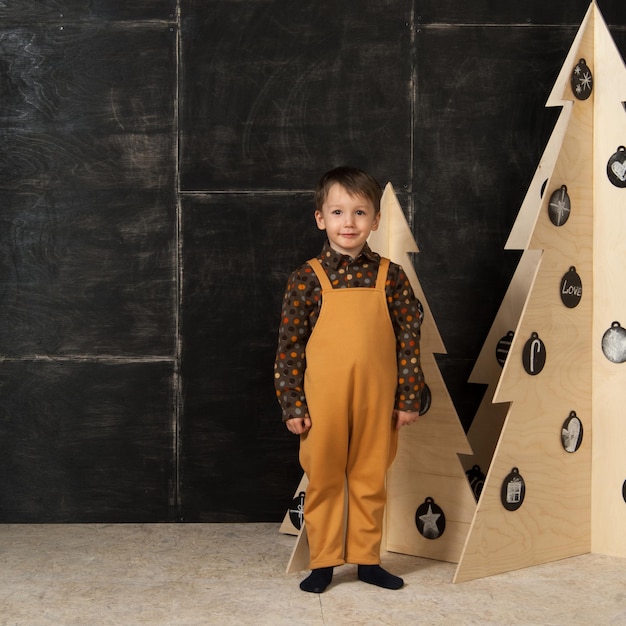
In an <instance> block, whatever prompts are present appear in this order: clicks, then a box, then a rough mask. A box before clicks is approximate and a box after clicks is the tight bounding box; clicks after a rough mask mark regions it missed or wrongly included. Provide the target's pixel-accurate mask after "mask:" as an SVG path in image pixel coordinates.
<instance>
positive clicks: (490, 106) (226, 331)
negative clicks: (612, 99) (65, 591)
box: [0, 0, 626, 522]
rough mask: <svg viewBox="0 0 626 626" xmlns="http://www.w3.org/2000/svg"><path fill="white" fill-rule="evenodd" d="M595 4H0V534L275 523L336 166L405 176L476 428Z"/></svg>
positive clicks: (327, 0)
mask: <svg viewBox="0 0 626 626" xmlns="http://www.w3.org/2000/svg"><path fill="white" fill-rule="evenodd" d="M599 5H600V8H601V10H602V11H603V13H604V16H605V18H606V20H607V22H608V23H609V24H610V25H611V31H612V33H613V36H614V38H615V40H616V42H617V43H618V47H619V48H620V50H621V51H622V54H624V51H625V50H626V30H625V25H626V12H625V11H624V10H623V9H622V8H621V4H620V3H619V2H617V1H616V0H603V1H601V2H599ZM587 6H588V3H587V1H586V0H558V1H555V2H550V3H548V2H545V1H544V0H541V1H540V0H528V1H527V2H524V3H500V2H490V1H488V0H474V1H472V2H463V3H460V2H456V1H453V0H436V1H435V0H426V1H417V0H416V1H414V2H412V3H411V2H408V1H400V0H374V1H367V2H366V1H364V0H352V1H351V2H336V1H335V0H332V1H331V0H321V1H319V2H315V3H304V2H294V1H293V0H262V1H259V0H255V1H248V2H246V1H243V2H242V1H240V0H212V1H211V2H206V1H204V0H179V2H176V1H175V0H150V1H148V0H130V1H129V2H113V1H112V0H109V1H107V0H101V1H99V2H89V3H85V2H79V1H78V0H58V1H56V2H54V3H42V2H35V1H34V0H15V1H14V2H11V3H2V4H0V137H1V139H2V145H3V150H2V155H1V156H0V521H2V522H158V521H191V522H194V521H211V522H213V521H261V520H279V519H281V518H282V515H283V514H284V511H285V509H286V506H287V504H288V502H289V500H290V497H291V493H292V491H293V489H294V488H295V487H296V485H297V482H298V480H299V479H300V475H301V472H300V469H299V467H298V463H297V440H296V439H295V438H294V437H293V436H292V435H290V434H289V433H288V432H287V430H286V429H285V428H284V426H283V425H282V424H281V421H280V412H279V409H278V404H277V403H276V401H275V398H274V392H273V386H272V364H273V358H274V349H275V337H276V330H277V325H278V315H279V310H280V301H281V297H282V291H283V288H284V284H285V281H286V278H287V275H288V273H289V271H290V270H291V269H293V268H294V267H295V266H296V265H298V264H299V263H301V262H302V261H303V260H305V259H306V258H307V257H308V256H309V255H311V254H313V253H315V252H316V251H317V249H318V248H319V246H320V245H321V241H322V240H321V235H320V233H319V231H317V230H316V228H315V226H314V222H313V219H312V215H311V214H312V204H311V201H312V195H311V190H312V188H313V187H314V185H315V182H316V180H317V179H318V177H319V175H320V174H321V173H322V172H323V171H325V170H326V169H328V168H330V167H332V166H335V165H338V164H344V163H349V164H354V165H356V166H360V167H363V168H365V169H367V170H369V171H371V172H372V173H373V174H375V175H376V176H377V178H378V179H379V180H380V181H381V183H383V184H384V183H386V182H387V181H391V182H392V183H393V184H394V186H395V188H396V190H397V192H398V194H399V197H400V201H401V203H402V205H403V207H404V208H405V209H406V211H407V215H408V217H409V220H410V222H411V223H412V225H413V228H414V232H415V236H416V240H417V242H418V244H419V247H420V250H421V254H420V255H418V257H417V258H416V260H415V263H416V268H417V271H418V275H419V277H420V280H421V282H422V285H423V287H424V289H425V292H426V294H427V297H428V301H429V304H430V306H431V308H432V312H433V315H434V316H435V318H436V323H437V326H438V328H439V330H440V332H441V335H442V337H443V340H444V342H445V344H446V348H447V350H448V354H447V355H446V356H442V357H440V358H439V364H440V368H441V370H442V373H443V375H444V378H445V380H446V383H447V385H448V387H449V389H450V392H451V395H452V397H453V400H454V402H455V405H456V407H457V411H458V413H459V415H460V417H461V419H462V421H463V423H464V425H465V426H469V424H470V422H471V419H472V417H473V414H474V411H475V410H476V407H477V406H478V403H479V401H480V398H481V396H482V393H483V392H484V389H482V388H479V387H478V386H476V385H470V384H468V383H467V378H468V376H469V373H470V371H471V368H472V366H473V364H474V361H475V359H476V357H477V356H478V353H479V351H480V349H481V347H482V343H483V341H484V339H485V337H486V334H487V332H488V330H489V328H490V326H491V323H492V321H493V318H494V316H495V314H496V312H497V309H498V306H499V304H500V302H501V299H502V296H503V295H504V292H505V290H506V287H507V286H508V283H509V280H510V277H511V276H512V273H513V271H514V268H515V265H516V263H517V260H518V257H519V255H518V253H516V252H505V251H504V250H503V247H504V243H505V241H506V238H507V236H508V234H509V232H510V229H511V226H512V224H513V222H514V219H515V216H516V215H517V211H518V209H519V206H520V203H521V201H522V199H523V197H524V194H525V192H526V188H527V185H528V184H529V182H530V180H531V178H532V176H533V174H534V171H535V168H536V167H537V164H538V160H539V157H540V156H541V153H542V151H543V148H544V146H545V143H546V141H547V139H548V137H549V135H550V133H551V131H552V128H553V125H554V123H555V121H556V118H557V114H558V112H557V111H554V110H550V109H545V108H544V104H545V101H546V99H547V96H548V94H549V92H550V90H551V88H552V85H553V83H554V80H555V79H556V76H557V74H558V72H559V70H560V68H561V65H562V63H563V61H564V59H565V56H566V54H567V51H568V50H569V47H570V45H571V42H572V40H573V37H574V35H575V33H576V31H577V29H578V26H579V24H580V21H581V20H582V18H583V16H584V14H585V11H586V9H587Z"/></svg>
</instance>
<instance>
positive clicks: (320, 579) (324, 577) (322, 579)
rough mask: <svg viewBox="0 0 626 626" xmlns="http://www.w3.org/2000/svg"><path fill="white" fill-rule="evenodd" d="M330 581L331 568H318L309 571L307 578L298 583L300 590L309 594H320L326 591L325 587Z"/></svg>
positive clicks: (331, 577) (331, 575)
mask: <svg viewBox="0 0 626 626" xmlns="http://www.w3.org/2000/svg"><path fill="white" fill-rule="evenodd" d="M332 579H333V568H332V567H319V568H318V569H313V570H311V573H310V574H309V576H308V577H307V578H305V579H304V580H303V581H302V582H301V583H300V589H302V591H309V592H311V593H322V592H324V591H325V590H326V587H328V585H330V581H331V580H332Z"/></svg>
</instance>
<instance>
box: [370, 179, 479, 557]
mask: <svg viewBox="0 0 626 626" xmlns="http://www.w3.org/2000/svg"><path fill="white" fill-rule="evenodd" d="M381 210H382V216H381V224H380V226H379V228H378V230H377V231H375V232H373V233H372V234H371V236H370V245H371V246H372V249H374V250H376V251H377V252H378V253H379V254H382V255H383V256H386V257H388V258H390V259H391V260H392V261H394V262H395V263H398V264H400V265H401V266H402V267H403V269H404V271H405V273H406V274H407V277H408V279H409V282H410V283H411V286H412V287H413V291H414V292H415V295H416V296H417V298H418V299H419V300H420V302H421V303H422V306H423V307H424V319H423V322H422V331H421V333H422V334H421V341H420V356H421V364H422V370H423V371H424V378H425V380H426V384H427V386H428V390H427V395H426V398H425V399H424V401H423V403H422V406H423V410H425V412H424V413H423V414H422V415H421V416H420V418H419V419H418V421H417V423H416V424H414V425H412V426H407V427H404V428H402V429H401V430H400V433H399V441H398V453H397V456H396V459H395V461H394V463H393V465H392V466H391V468H390V470H389V472H388V475H387V515H386V541H385V547H386V549H387V550H389V551H391V552H400V553H402V554H411V555H415V556H423V557H429V558H434V559H439V560H443V561H452V562H457V561H458V560H459V557H460V555H461V549H462V547H463V543H464V541H465V537H466V535H467V532H468V530H469V525H470V522H471V519H472V516H473V514H474V509H475V507H476V501H475V499H474V496H473V494H472V490H471V488H470V486H469V483H468V481H467V477H466V476H465V471H464V470H463V466H462V464H461V461H460V459H459V456H458V454H468V453H470V454H471V448H470V447H469V444H468V442H467V438H466V436H465V432H464V430H463V427H462V425H461V423H460V421H459V419H458V416H457V414H456V411H455V409H454V405H453V403H452V400H451V398H450V395H449V393H448V390H447V388H446V385H445V383H444V381H443V378H442V376H441V372H440V371H439V367H438V366H437V362H436V360H435V354H445V347H444V345H443V342H442V340H441V337H440V336H439V331H438V330H437V326H436V325H435V322H434V319H433V316H432V315H431V312H430V309H429V307H428V302H427V300H426V297H425V295H424V292H423V290H422V287H421V285H420V282H419V280H418V278H417V275H416V273H415V269H414V268H413V263H412V261H411V259H410V257H409V253H411V252H418V248H417V245H416V243H415V239H414V238H413V234H412V233H411V229H410V227H409V225H408V223H407V221H406V218H405V216H404V213H403V211H402V208H401V207H400V204H399V202H398V199H397V197H396V195H395V192H394V190H393V187H392V185H391V184H390V183H389V184H387V186H386V188H385V191H384V194H383V198H382V201H381ZM426 409H427V410H426Z"/></svg>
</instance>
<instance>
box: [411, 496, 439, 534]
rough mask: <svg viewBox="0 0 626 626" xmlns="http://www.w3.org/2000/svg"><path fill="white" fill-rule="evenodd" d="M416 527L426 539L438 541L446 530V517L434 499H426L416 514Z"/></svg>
mask: <svg viewBox="0 0 626 626" xmlns="http://www.w3.org/2000/svg"><path fill="white" fill-rule="evenodd" d="M415 525H416V526H417V530H418V531H419V532H420V534H421V535H422V536H423V537H425V538H426V539H437V538H439V537H441V535H442V534H443V531H444V530H445V528H446V516H445V515H444V512H443V510H442V509H441V507H439V506H438V505H437V503H436V502H435V501H434V500H433V499H432V498H426V500H424V502H422V504H420V506H419V507H418V508H417V511H416V512H415Z"/></svg>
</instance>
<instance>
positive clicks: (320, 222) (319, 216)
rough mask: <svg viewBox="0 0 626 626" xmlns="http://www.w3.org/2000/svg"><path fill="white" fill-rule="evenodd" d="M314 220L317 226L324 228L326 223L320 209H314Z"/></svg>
mask: <svg viewBox="0 0 626 626" xmlns="http://www.w3.org/2000/svg"><path fill="white" fill-rule="evenodd" d="M315 221H316V223H317V227H318V228H319V229H320V230H326V224H325V223H324V214H323V213H322V212H321V211H320V210H317V211H315Z"/></svg>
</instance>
